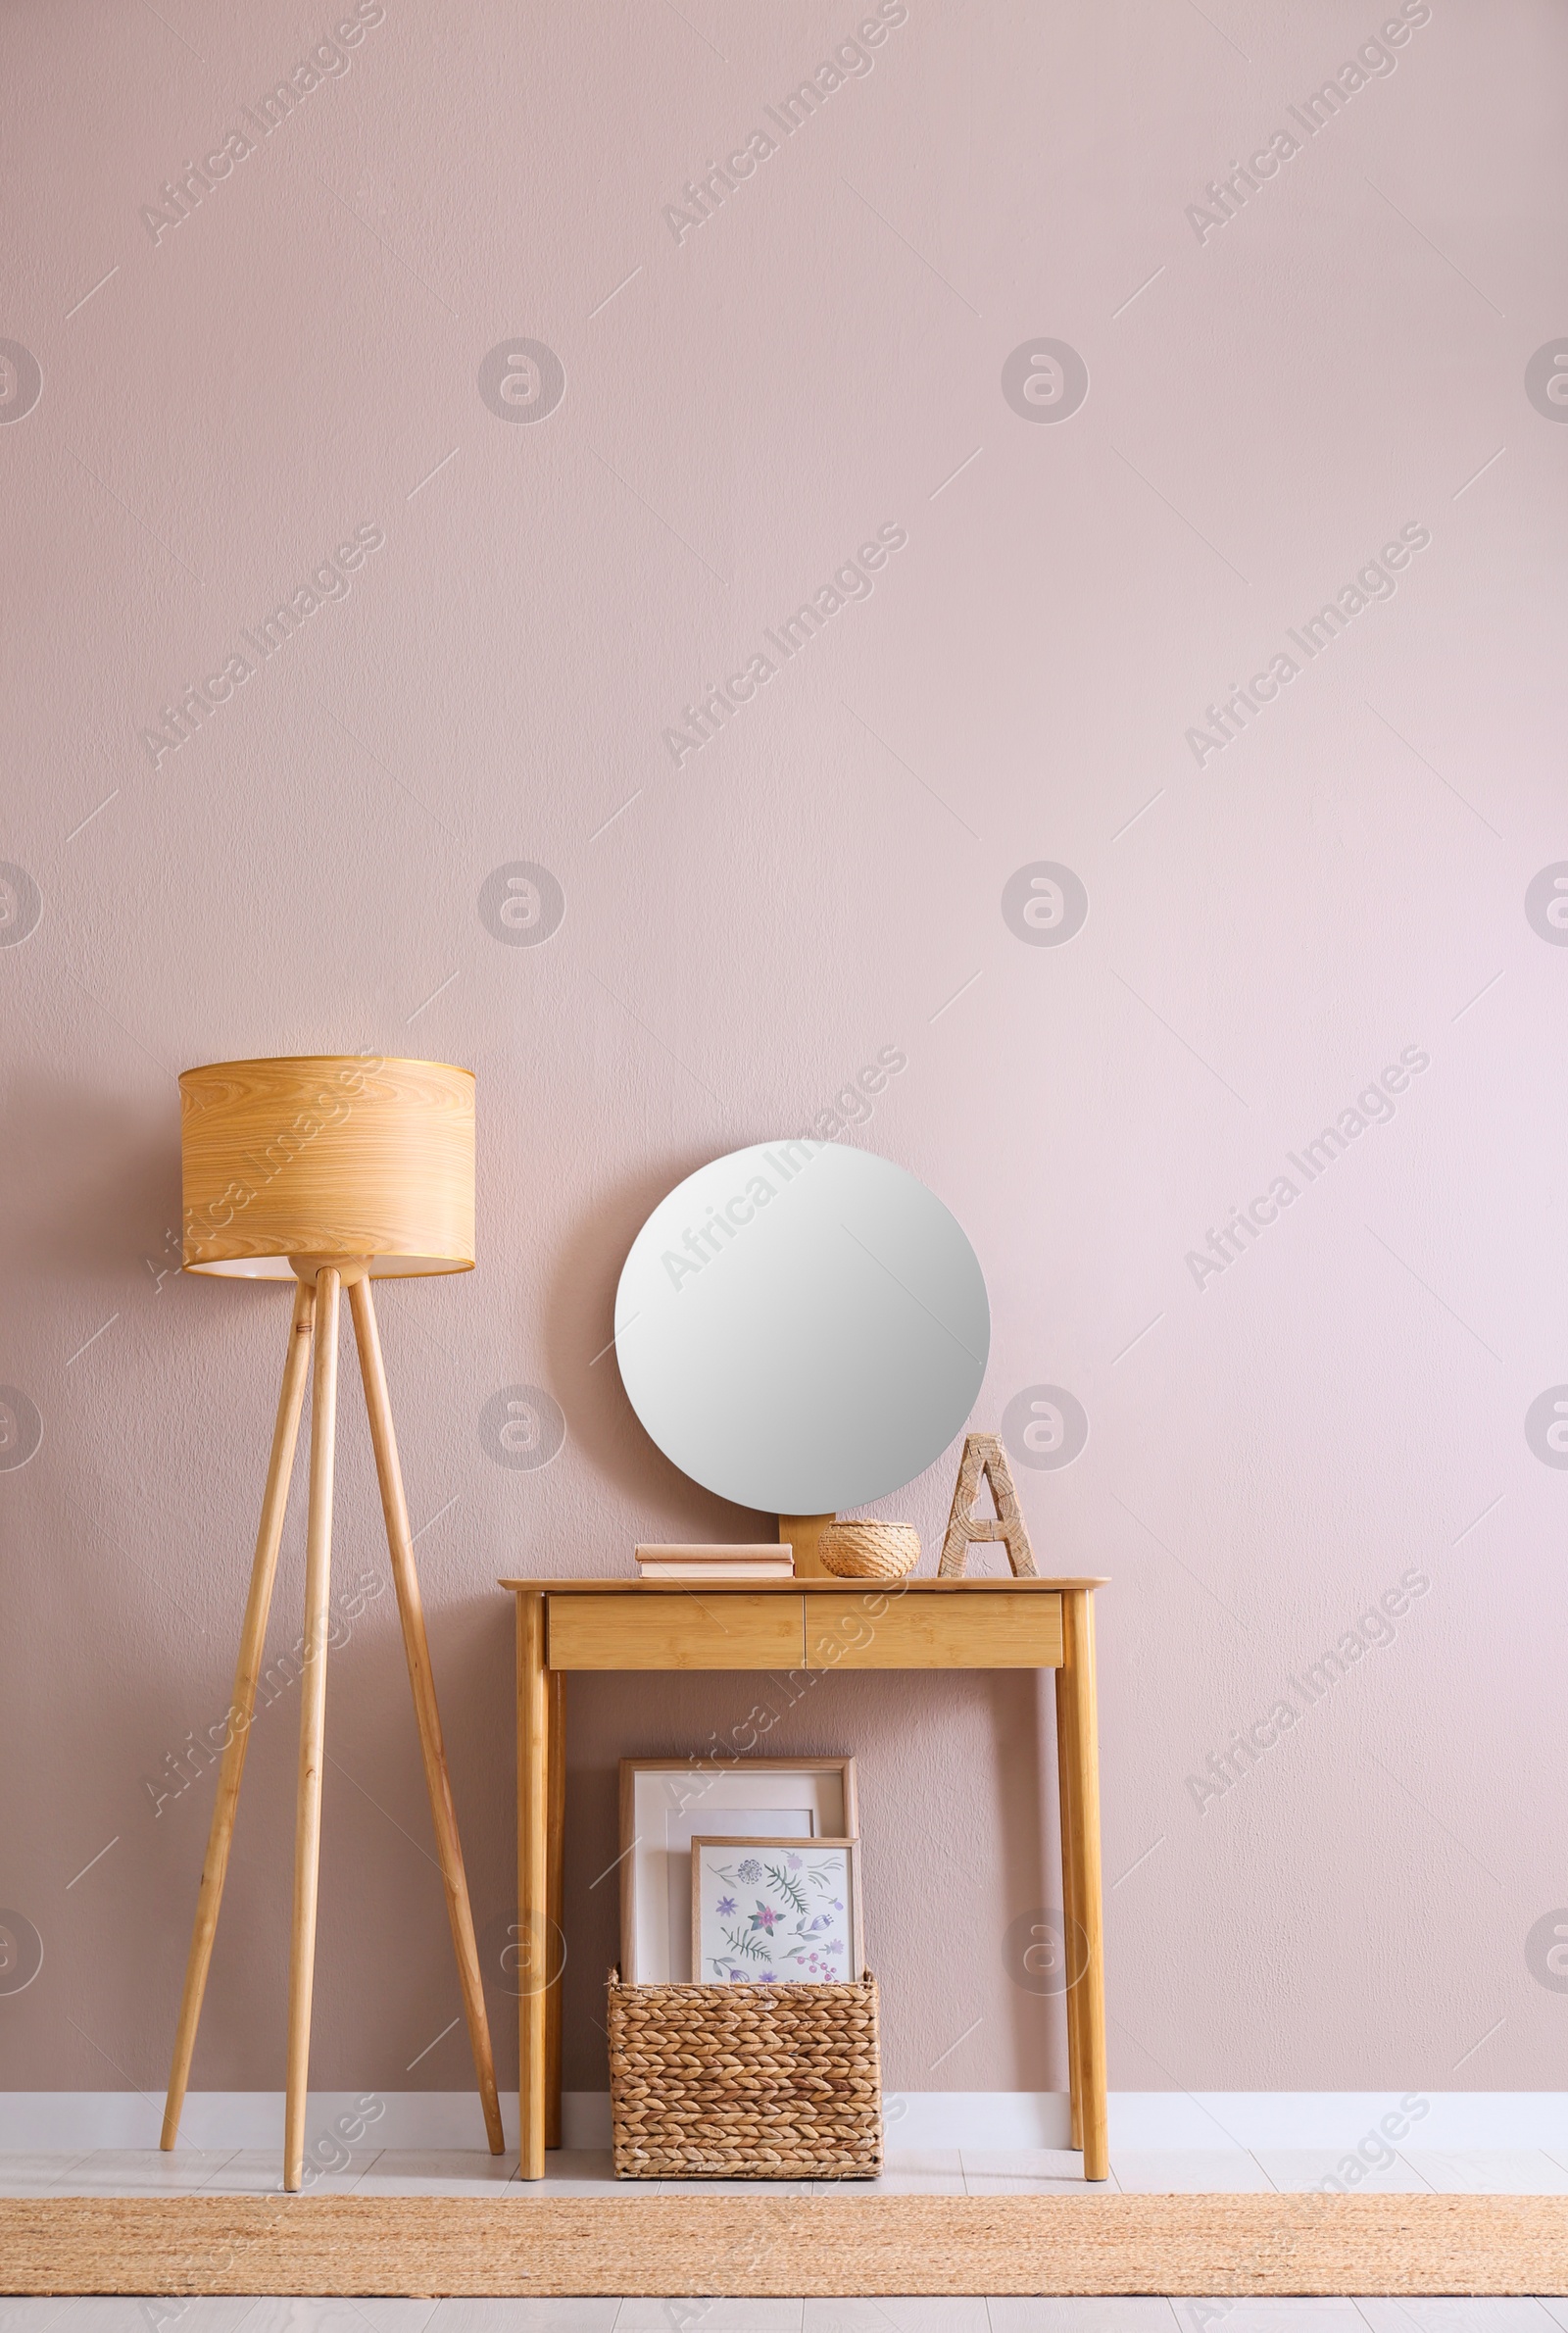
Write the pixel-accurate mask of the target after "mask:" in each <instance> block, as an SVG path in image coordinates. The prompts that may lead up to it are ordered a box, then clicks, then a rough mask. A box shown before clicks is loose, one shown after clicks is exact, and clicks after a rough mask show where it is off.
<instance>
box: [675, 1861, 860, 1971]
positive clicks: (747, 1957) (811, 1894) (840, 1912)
mask: <svg viewBox="0 0 1568 2333" xmlns="http://www.w3.org/2000/svg"><path fill="white" fill-rule="evenodd" d="M855 1844H856V1842H854V1841H852V1840H842V1841H839V1840H834V1841H826V1840H822V1841H813V1842H811V1843H810V1844H808V1843H807V1842H805V1841H804V1840H794V1839H778V1840H767V1839H739V1840H737V1839H694V1840H693V1841H692V1898H693V1904H692V1911H693V1919H692V1925H693V1929H694V1937H693V1944H694V1950H693V1954H692V1960H693V1963H694V1966H693V1975H694V1977H695V1979H696V1981H697V1983H699V1984H705V1985H712V1984H721V1985H722V1984H735V1985H778V1984H789V1985H834V1984H845V1983H848V1982H850V1981H851V1980H853V1979H855V1978H857V1977H858V1975H859V1973H860V1972H859V1970H858V1968H857V1967H856V1965H855V1951H854V1938H855V1927H856V1923H855V1916H854V1897H853V1894H852V1889H853V1885H854V1880H855V1872H854V1868H853V1862H852V1854H853V1849H854V1846H855Z"/></svg>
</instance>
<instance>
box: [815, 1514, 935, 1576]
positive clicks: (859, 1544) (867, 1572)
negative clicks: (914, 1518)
mask: <svg viewBox="0 0 1568 2333" xmlns="http://www.w3.org/2000/svg"><path fill="white" fill-rule="evenodd" d="M817 1553H818V1555H819V1556H820V1557H821V1559H822V1563H823V1565H824V1567H825V1568H826V1569H827V1570H829V1571H831V1572H832V1573H833V1574H834V1576H835V1577H836V1578H838V1579H902V1578H903V1577H904V1575H905V1573H906V1572H907V1571H912V1570H913V1569H914V1567H915V1565H916V1564H918V1563H919V1561H920V1534H919V1532H918V1531H917V1530H916V1529H915V1528H914V1526H913V1524H912V1523H830V1524H829V1526H828V1528H827V1529H826V1530H825V1531H824V1532H823V1534H822V1536H821V1538H820V1540H819V1541H818V1542H817Z"/></svg>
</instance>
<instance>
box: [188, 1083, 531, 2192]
mask: <svg viewBox="0 0 1568 2333" xmlns="http://www.w3.org/2000/svg"><path fill="white" fill-rule="evenodd" d="M179 1089H180V1151H181V1164H182V1171H183V1181H184V1225H185V1230H184V1268H185V1269H186V1271H190V1272H207V1273H216V1274H219V1275H222V1276H226V1277H230V1278H242V1279H268V1280H293V1281H294V1282H295V1283H296V1285H295V1293H294V1318H293V1324H292V1326H291V1328H290V1331H289V1342H288V1354H287V1359H286V1360H285V1362H284V1365H283V1387H282V1392H281V1394H280V1396H279V1399H278V1405H277V1421H276V1423H275V1425H274V1426H273V1428H272V1451H271V1458H270V1463H269V1465H268V1469H267V1489H266V1492H265V1494H264V1496H263V1500H262V1519H261V1528H260V1530H259V1531H258V1533H257V1538H256V1556H255V1560H254V1562H253V1564H252V1566H251V1583H250V1594H249V1596H248V1598H247V1600H246V1605H245V1617H244V1621H243V1624H242V1626H241V1629H240V1645H239V1659H238V1661H237V1663H236V1664H235V1669H234V1693H233V1701H232V1705H231V1707H230V1710H229V1713H228V1720H227V1725H226V1728H225V1732H226V1735H227V1742H226V1747H225V1749H224V1752H223V1762H222V1765H221V1768H220V1771H219V1777H218V1798H217V1803H216V1805H215V1806H214V1808H213V1823H212V1830H211V1832H210V1834H209V1837H208V1842H207V1859H206V1861H205V1862H204V1863H203V1865H202V1878H201V1889H200V1893H199V1894H198V1896H197V1899H196V1925H195V1930H194V1933H193V1934H192V1937H191V1945H190V1959H189V1961H188V1962H187V1964H186V1969H185V1989H184V1992H183V1994H182V1996H181V1999H180V2005H179V2026H178V2031H177V2033H176V2036H175V2041H174V2062H173V2066H172V2070H171V2073H170V2077H169V2098H168V2103H167V2106H166V2109H165V2112H164V2130H163V2145H164V2146H165V2147H166V2148H172V2146H173V2145H174V2143H175V2140H176V2139H177V2137H178V2134H179V2118H180V2113H181V2110H182V2109H183V2107H184V2103H185V2087H186V2084H187V2082H188V2081H189V2079H190V2064H191V2055H192V2053H193V2051H194V2049H195V2047H196V2026H197V2021H198V2019H199V2018H200V2016H201V2010H202V1995H203V1993H204V1991H205V1990H206V1985H207V1971H208V1968H209V1965H210V1963H211V1961H212V1957H213V1939H214V1936H215V1935H216V1933H217V1928H218V1913H219V1907H220V1905H221V1902H222V1895H223V1880H224V1876H225V1873H226V1871H227V1868H228V1852H229V1846H230V1843H231V1841H232V1839H233V1834H234V1813H235V1809H236V1807H237V1805H238V1802H239V1786H240V1778H241V1776H242V1774H243V1772H244V1769H245V1751H246V1746H247V1744H248V1742H249V1740H250V1727H251V1722H252V1719H253V1716H254V1713H255V1708H256V1681H257V1677H258V1675H259V1673H260V1670H261V1666H262V1660H263V1655H264V1651H265V1648H266V1641H267V1618H268V1612H269V1608H270V1604H271V1600H272V1581H273V1577H274V1575H275V1573H276V1570H277V1554H278V1546H279V1543H280V1541H281V1538H282V1532H283V1511H284V1508H285V1506H286V1504H287V1500H288V1485H289V1475H290V1473H291V1471H292V1468H293V1463H294V1445H295V1439H296V1436H297V1434H298V1430H299V1422H300V1412H301V1409H302V1407H303V1405H304V1400H305V1379H306V1373H307V1370H308V1368H309V1366H310V1365H311V1360H312V1352H313V1347H314V1357H315V1369H316V1379H315V1391H314V1393H313V1396H312V1401H311V1485H310V1507H309V1516H308V1522H307V1528H306V1555H305V1638H304V1648H305V1649H304V1666H303V1670H302V1673H301V1680H300V1758H299V1785H298V1795H297V1798H296V1803H295V1830H294V1917H293V1929H292V1934H291V1939H290V1953H289V1994H288V2096H287V2108H286V2112H285V2119H284V2137H283V2185H284V2186H285V2188H288V2189H291V2190H294V2189H298V2188H299V2187H300V2186H301V2185H302V2184H303V2181H304V2169H305V2103H306V2092H307V2086H308V2080H309V2074H310V2054H311V1992H312V1983H313V1979H314V1974H315V1964H316V1901H317V1880H318V1871H319V1860H320V1835H321V1766H322V1762H323V1759H324V1755H325V1751H324V1734H325V1719H326V1643H327V1628H328V1621H329V1610H328V1607H329V1602H330V1595H331V1553H332V1455H333V1437H334V1429H335V1423H336V1411H337V1341H338V1295H339V1291H340V1290H341V1289H344V1288H346V1289H347V1290H348V1297H349V1309H350V1311H351V1312H352V1314H353V1316H354V1335H355V1341H356V1343H357V1345H358V1347H359V1354H360V1372H361V1375H362V1376H363V1378H364V1381H365V1400H366V1407H367V1409H368V1413H369V1419H370V1440H371V1442H372V1444H373V1446H374V1450H375V1466H376V1474H377V1477H378V1479H379V1481H380V1486H381V1508H382V1513H383V1514H384V1515H385V1518H386V1533H387V1541H388V1544H389V1546H390V1548H391V1553H392V1577H393V1582H394V1584H395V1586H396V1589H397V1599H398V1615H399V1618H400V1619H401V1621H402V1624H403V1649H404V1652H405V1654H406V1656H407V1659H408V1664H409V1682H410V1684H411V1685H412V1687H413V1689H414V1711H415V1717H416V1720H417V1725H418V1732H419V1748H420V1751H421V1753H422V1755H423V1759H424V1779H425V1784H426V1786H427V1788H428V1790H429V1794H430V1812H431V1814H432V1815H433V1817H434V1820H435V1835H436V1846H437V1848H438V1850H439V1854H440V1861H441V1875H442V1878H443V1880H444V1881H445V1883H446V1897H447V1911H448V1914H449V1916H450V1918H451V1922H452V1942H453V1947H454V1949H455V1951H456V1953H457V1960H458V1978H459V1982H460V1984H461V1986H462V1990H463V2007H464V2012H465V2014H466V2019H467V2025H468V2040H469V2044H470V2046H471V2048H472V2051H473V2062H474V2069H475V2071H476V2073H477V2075H478V2081H479V2097H480V2100H481V2103H482V2105H483V2108H484V2121H485V2130H486V2132H487V2134H488V2137H489V2141H490V2151H491V2153H492V2154H493V2155H499V2154H500V2153H501V2152H502V2149H503V2147H504V2144H505V2142H504V2140H503V2138H502V2133H501V2108H500V2103H499V2101H498V2099H497V2097H496V2075H495V2061H494V2059H493V2056H492V2054H491V2048H490V2028H489V2023H488V2020H487V2018H486V2015H485V2006H484V1989H483V1985H482V1983H481V1980H480V1975H479V1955H478V1950H477V1947H476V1945H475V1943H474V1935H473V1915H472V1912H471V1911H470V1910H469V1907H468V1883H467V1880H466V1877H465V1874H464V1868H463V1849H462V1847H461V1845H460V1843H459V1840H458V1822H457V1815H456V1813H455V1812H454V1811H453V1805H452V1789H451V1784H450V1782H449V1781H448V1778H447V1762H446V1751H445V1749H444V1747H443V1745H442V1740H441V1719H440V1715H439V1713H438V1711H437V1709H436V1698H435V1682H434V1679H433V1677H432V1675H431V1672H430V1648H429V1644H428V1642H427V1641H426V1638H425V1631H424V1613H423V1610H422V1608H421V1605H420V1601H419V1582H418V1575H417V1572H416V1569H415V1564H414V1546H413V1541H412V1539H411V1537H410V1533H409V1514H408V1508H407V1506H406V1505H405V1503H404V1497H403V1476H402V1472H401V1470H400V1468H399V1465H398V1451H397V1442H396V1439H395V1437H394V1434H393V1431H392V1410H391V1405H390V1403H389V1401H388V1398H387V1388H386V1373H385V1371H384V1369H383V1367H382V1365H381V1342H380V1337H379V1334H378V1332H377V1329H376V1320H375V1308H374V1306H373V1304H372V1303H371V1300H370V1282H371V1280H372V1279H384V1278H406V1277H410V1276H415V1275H418V1274H422V1273H428V1272H445V1271H469V1270H471V1269H472V1267H473V1078H472V1075H471V1073H470V1072H469V1071H468V1070H466V1069H454V1068H450V1067H447V1066H446V1064H444V1063H441V1062H407V1061H383V1060H381V1059H380V1058H379V1057H378V1056H375V1055H360V1054H355V1055H326V1056H309V1057H305V1058H298V1059H291V1060H284V1061H261V1062H218V1063H214V1064H213V1065H211V1066H210V1067H206V1068H202V1069H187V1070H185V1072H184V1073H183V1075H182V1076H181V1078H180V1081H179Z"/></svg>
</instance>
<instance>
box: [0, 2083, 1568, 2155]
mask: <svg viewBox="0 0 1568 2333" xmlns="http://www.w3.org/2000/svg"><path fill="white" fill-rule="evenodd" d="M1404 2098H1405V2100H1406V2101H1407V2102H1408V2103H1406V2104H1405V2105H1404V2106H1403V2107H1402V2109H1401V2102H1400V2097H1399V2094H1398V2093H1397V2092H1393V2091H1381V2090H1380V2091H1354V2090H1298V2091H1279V2090H1230V2091H1208V2092H1204V2093H1201V2094H1200V2095H1189V2094H1188V2093H1187V2092H1185V2091H1181V2090H1119V2091H1112V2093H1111V2097H1110V2143H1111V2145H1112V2147H1116V2148H1121V2149H1125V2150H1133V2149H1138V2150H1143V2149H1154V2150H1161V2149H1166V2148H1172V2149H1178V2150H1181V2151H1184V2152H1185V2151H1186V2150H1189V2149H1200V2150H1206V2149H1213V2148H1221V2149H1224V2148H1233V2147H1243V2148H1272V2147H1279V2148H1292V2147H1301V2148H1332V2149H1335V2150H1339V2149H1342V2148H1353V2147H1356V2146H1358V2145H1359V2144H1360V2142H1361V2141H1362V2140H1363V2139H1364V2138H1367V2137H1368V2136H1370V2135H1373V2134H1375V2133H1376V2132H1377V2129H1378V2126H1379V2124H1380V2123H1381V2121H1382V2120H1383V2117H1384V2116H1385V2115H1387V2114H1393V2115H1395V2116H1399V2117H1402V2119H1403V2120H1405V2121H1406V2122H1407V2123H1408V2126H1409V2127H1408V2132H1407V2135H1405V2136H1404V2137H1403V2138H1402V2140H1400V2141H1399V2142H1398V2143H1399V2144H1402V2145H1403V2146H1404V2147H1406V2148H1410V2147H1431V2148H1440V2149H1444V2150H1448V2151H1453V2150H1459V2149H1467V2148H1472V2147H1486V2148H1492V2147H1557V2148H1568V2091H1561V2090H1516V2091H1505V2090H1448V2091H1430V2092H1424V2091H1416V2090H1411V2091H1407V2092H1406V2093H1404ZM362 2101H363V2103H362ZM377 2107H379V2108H380V2110H381V2111H380V2112H379V2113H378V2114H375V2118H374V2120H373V2121H372V2122H371V2123H370V2124H369V2127H368V2129H367V2130H366V2131H365V2134H364V2137H363V2139H361V2140H360V2142H359V2143H360V2144H361V2145H363V2146H367V2147H411V2148H414V2147H417V2148H467V2147H483V2145H484V2143H485V2140H484V2125H483V2122H482V2120H481V2117H480V2113H479V2102H478V2100H477V2099H476V2097H475V2096H474V2094H473V2092H472V2091H471V2090H392V2091H381V2092H375V2093H358V2092H354V2091H347V2090H345V2091H315V2092H313V2093H312V2096H311V2106H310V2116H309V2131H310V2136H311V2138H312V2139H313V2140H315V2139H316V2138H318V2137H319V2136H322V2135H324V2134H328V2133H331V2132H332V2131H333V2129H334V2126H336V2125H337V2124H338V2123H339V2122H340V2121H342V2122H345V2123H347V2124H348V2125H349V2126H350V2127H351V2128H352V2125H353V2121H354V2117H355V2116H356V2114H361V2115H369V2114H371V2113H374V2110H375V2109H376V2108H377ZM1422 2107H1424V2108H1425V2109H1426V2111H1425V2112H1424V2113H1422V2112H1419V2111H1416V2110H1418V2109H1420V2108H1422ZM162 2114H163V2102H162V2100H160V2099H152V2098H145V2097H142V2096H141V2095H140V2094H139V2093H138V2092H136V2091H131V2090H10V2091H0V2154H16V2153H22V2152H28V2151H31V2150H33V2149H41V2150H43V2151H45V2152H48V2153H51V2154H54V2153H64V2152H66V2151H73V2152H79V2153H83V2154H85V2153H86V2152H87V2151H88V2150H89V2149H91V2148H95V2147H138V2148H139V2147H156V2146H157V2144H158V2133H159V2125H160V2122H161V2120H162ZM886 2115H887V2143H888V2146H889V2148H890V2149H892V2150H894V2151H896V2152H900V2153H902V2152H904V2151H906V2150H913V2149H920V2150H931V2149H937V2148H944V2147H973V2148H1000V2147H1065V2146H1066V2144H1067V2138H1068V2124H1067V2100H1066V2097H1065V2095H1064V2094H1063V2093H1062V2092H1060V2091H1054V2090H1033V2091H1029V2090H907V2091H890V2092H889V2094H888V2097H887V2100H886ZM501 2116H502V2121H503V2123H504V2125H505V2127H506V2134H507V2140H508V2143H509V2145H513V2146H515V2144H516V2139H517V2094H516V2092H515V2090H514V2091H506V2092H503V2094H502V2099H501ZM562 2119H563V2124H564V2137H565V2142H566V2145H567V2146H568V2147H608V2146H609V2144H610V2097H609V2093H608V2092H607V2091H603V2090H568V2091H567V2092H566V2094H565V2098H564V2101H563V2116H562ZM282 2143H283V2093H282V2092H281V2091H280V2090H204V2091H192V2093H191V2095H190V2097H189V2098H188V2099H187V2100H186V2102H185V2118H184V2121H183V2123H182V2124H181V2126H180V2144H181V2146H182V2147H210V2148H218V2147H231V2148H232V2147H281V2145H282Z"/></svg>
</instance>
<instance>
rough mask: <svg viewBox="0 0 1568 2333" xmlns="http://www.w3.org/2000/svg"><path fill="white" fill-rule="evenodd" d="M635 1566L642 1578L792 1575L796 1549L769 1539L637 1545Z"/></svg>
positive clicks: (728, 1577) (756, 1578) (787, 1576)
mask: <svg viewBox="0 0 1568 2333" xmlns="http://www.w3.org/2000/svg"><path fill="white" fill-rule="evenodd" d="M637 1569H638V1571H639V1572H640V1574H641V1575H642V1577H643V1578H644V1579H681V1580H700V1579H706V1580H737V1579H741V1580H759V1579H793V1578H794V1576H795V1550H794V1548H793V1547H790V1546H788V1545H785V1546H782V1547H780V1546H779V1545H777V1544H776V1542H774V1541H772V1540H764V1541H762V1542H761V1544H760V1545H759V1546H740V1547H723V1546H713V1545H712V1544H711V1543H709V1544H706V1545H703V1546H699V1547H640V1548H638V1550H637Z"/></svg>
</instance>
